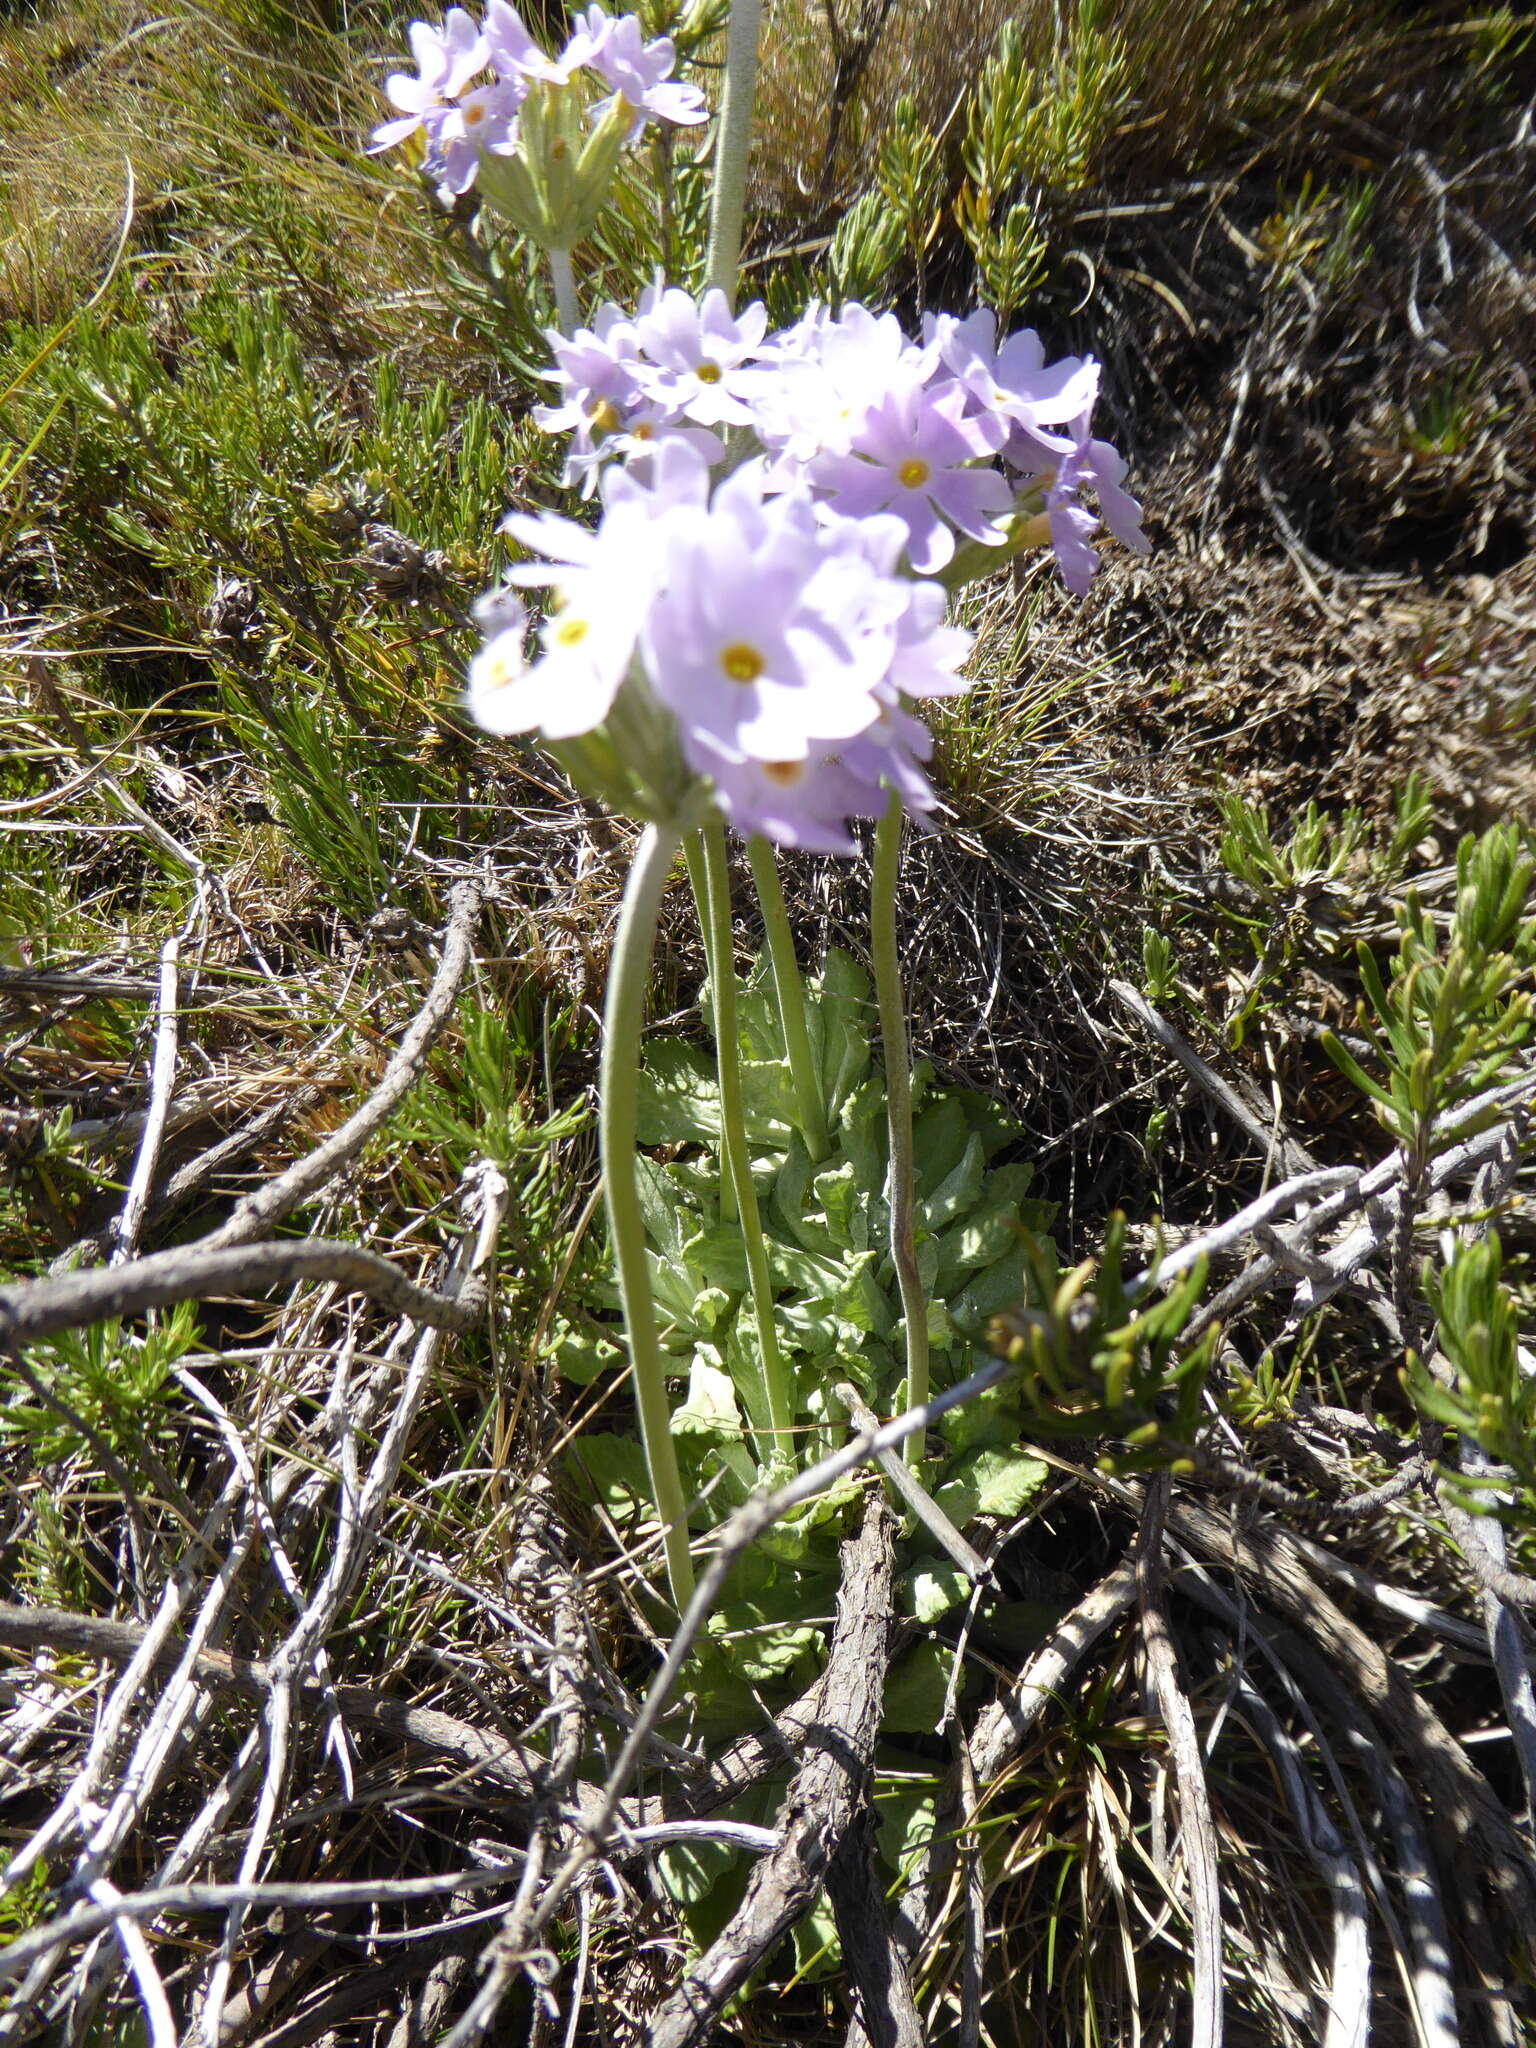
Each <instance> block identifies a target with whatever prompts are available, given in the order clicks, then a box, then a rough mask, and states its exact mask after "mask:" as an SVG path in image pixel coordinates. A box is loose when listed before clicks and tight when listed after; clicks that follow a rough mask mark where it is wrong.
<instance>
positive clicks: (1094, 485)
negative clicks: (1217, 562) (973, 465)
mask: <svg viewBox="0 0 1536 2048" xmlns="http://www.w3.org/2000/svg"><path fill="white" fill-rule="evenodd" d="M1004 453H1005V455H1006V456H1007V458H1008V460H1009V461H1011V462H1013V463H1014V464H1015V465H1016V466H1017V467H1018V468H1020V469H1022V470H1023V471H1024V472H1025V479H1026V480H1025V484H1024V488H1025V490H1026V491H1027V490H1029V489H1031V488H1033V489H1035V490H1039V491H1041V492H1043V494H1044V497H1045V511H1046V518H1047V520H1048V522H1049V525H1050V533H1051V547H1052V550H1053V552H1054V553H1055V556H1056V562H1057V566H1058V567H1059V569H1060V570H1061V580H1062V581H1063V583H1065V584H1066V586H1067V588H1068V590H1070V591H1071V592H1072V593H1073V595H1074V596H1075V597H1086V596H1087V594H1088V586H1089V584H1090V583H1091V582H1092V580H1093V578H1094V576H1095V574H1096V573H1097V571H1098V567H1099V558H1098V555H1097V554H1096V553H1095V552H1094V550H1093V548H1092V546H1091V545H1090V542H1091V540H1092V537H1093V535H1094V534H1095V533H1096V532H1097V531H1098V526H1099V521H1098V519H1096V518H1095V517H1094V515H1093V513H1092V512H1090V511H1089V510H1088V509H1087V507H1086V506H1085V505H1084V504H1083V503H1082V502H1081V495H1082V491H1083V488H1084V486H1085V485H1087V486H1088V487H1089V488H1091V489H1092V491H1093V493H1094V495H1095V496H1096V497H1097V499H1098V501H1099V510H1100V512H1101V513H1102V514H1103V520H1104V524H1105V525H1106V526H1107V527H1108V528H1109V530H1110V532H1111V533H1112V534H1113V535H1114V536H1115V538H1116V540H1118V541H1119V542H1121V544H1122V545H1123V546H1125V547H1128V548H1129V549H1130V550H1131V552H1132V553H1133V554H1137V555H1145V554H1149V553H1150V552H1151V543H1150V541H1148V539H1147V536H1146V534H1145V533H1144V532H1143V531H1142V526H1141V506H1140V505H1139V504H1138V503H1137V501H1136V499H1134V498H1133V497H1132V496H1131V495H1130V493H1129V492H1128V491H1127V490H1125V489H1124V488H1123V486H1122V482H1121V480H1122V478H1123V477H1124V475H1125V461H1124V458H1123V457H1122V456H1121V455H1120V453H1119V451H1118V450H1117V449H1116V448H1114V447H1112V446H1111V445H1110V443H1109V442H1108V441H1097V440H1095V439H1094V438H1093V436H1092V434H1091V433H1090V431H1089V416H1088V414H1087V413H1084V414H1083V415H1082V416H1081V418H1079V419H1077V420H1075V421H1074V422H1073V424H1072V427H1071V428H1070V430H1069V432H1068V433H1067V434H1046V433H1038V434H1025V433H1023V432H1022V431H1016V433H1015V435H1014V436H1013V438H1012V439H1011V440H1010V441H1009V443H1008V445H1007V447H1006V448H1005V450H1004Z"/></svg>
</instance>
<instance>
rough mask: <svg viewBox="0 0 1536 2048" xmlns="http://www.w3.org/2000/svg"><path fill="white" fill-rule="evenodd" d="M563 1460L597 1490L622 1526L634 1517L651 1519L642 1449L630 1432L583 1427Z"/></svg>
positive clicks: (649, 1497)
mask: <svg viewBox="0 0 1536 2048" xmlns="http://www.w3.org/2000/svg"><path fill="white" fill-rule="evenodd" d="M566 1462H567V1464H568V1465H569V1466H570V1467H571V1468H572V1470H573V1471H574V1472H575V1474H576V1475H577V1476H578V1478H580V1477H585V1479H586V1481H587V1483H588V1484H590V1486H591V1487H592V1489H593V1491H594V1492H595V1493H596V1495H597V1497H598V1499H599V1500H600V1501H601V1502H602V1503H603V1506H604V1507H605V1508H607V1510H608V1512H609V1514H610V1515H612V1517H613V1519H614V1520H615V1522H617V1523H618V1524H619V1525H620V1526H621V1527H622V1526H623V1525H624V1524H625V1523H631V1522H634V1521H636V1520H637V1519H638V1520H639V1521H641V1522H654V1521H655V1519H656V1510H655V1508H654V1507H653V1505H652V1503H651V1481H650V1475H649V1474H648V1472H647V1471H646V1465H645V1452H644V1451H643V1450H642V1449H641V1448H640V1445H639V1444H638V1443H637V1442H636V1440H635V1439H634V1438H633V1437H632V1436H605V1435H603V1434H602V1433H601V1432H599V1431H584V1432H583V1433H582V1435H580V1436H578V1437H577V1439H576V1441H575V1442H574V1443H573V1444H572V1445H571V1447H570V1449H569V1450H568V1451H567V1452H566Z"/></svg>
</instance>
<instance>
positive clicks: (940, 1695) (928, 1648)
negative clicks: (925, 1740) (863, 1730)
mask: <svg viewBox="0 0 1536 2048" xmlns="http://www.w3.org/2000/svg"><path fill="white" fill-rule="evenodd" d="M954 1654H955V1653H954V1651H953V1650H948V1649H941V1648H940V1647H939V1645H938V1644H937V1643H915V1644H914V1645H913V1646H912V1648H911V1649H910V1650H908V1651H907V1652H906V1653H905V1655H903V1656H901V1657H898V1658H897V1659H896V1662H895V1663H894V1664H893V1665H892V1666H891V1669H890V1673H889V1675H888V1677H887V1678H886V1681H885V1710H884V1712H883V1714H882V1715H881V1717H880V1718H881V1725H882V1727H884V1728H886V1729H887V1730H889V1731H890V1732H891V1733H892V1734H896V1735H932V1734H933V1733H934V1732H935V1731H936V1729H937V1728H938V1725H939V1716H940V1715H941V1714H942V1713H943V1711H944V1694H945V1691H946V1689H947V1687H948V1685H949V1668H950V1664H951V1662H952V1661H953V1658H954Z"/></svg>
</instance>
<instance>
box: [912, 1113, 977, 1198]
mask: <svg viewBox="0 0 1536 2048" xmlns="http://www.w3.org/2000/svg"><path fill="white" fill-rule="evenodd" d="M970 1142H971V1131H970V1128H969V1126H968V1125H967V1123H966V1120H965V1111H964V1109H963V1108H962V1106H961V1104H960V1100H959V1098H958V1097H957V1096H955V1095H952V1094H948V1093H946V1094H943V1095H938V1096H935V1097H934V1099H933V1100H932V1101H931V1102H930V1103H929V1104H928V1106H927V1108H926V1109H924V1110H923V1112H922V1114H921V1115H920V1116H917V1117H915V1118H914V1119H913V1124H912V1167H913V1172H914V1174H915V1176H916V1179H917V1191H918V1198H919V1201H926V1200H927V1199H928V1198H929V1197H930V1196H931V1195H933V1194H936V1193H937V1192H938V1190H939V1189H940V1188H941V1187H942V1186H943V1185H944V1182H945V1181H946V1180H947V1179H948V1178H949V1176H950V1175H951V1174H952V1173H953V1172H954V1171H955V1169H956V1167H958V1166H959V1165H960V1163H961V1161H962V1160H963V1159H964V1157H965V1154H966V1148H967V1146H968V1145H969V1144H970Z"/></svg>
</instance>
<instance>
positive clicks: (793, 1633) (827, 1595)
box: [707, 1568, 837, 1684]
mask: <svg viewBox="0 0 1536 2048" xmlns="http://www.w3.org/2000/svg"><path fill="white" fill-rule="evenodd" d="M836 1599H837V1591H836V1584H835V1581H834V1580H832V1579H831V1578H829V1577H827V1576H826V1575H825V1574H824V1573H821V1572H814V1573H806V1572H800V1571H796V1570H794V1569H793V1568H781V1569H780V1570H779V1571H778V1572H776V1574H775V1575H774V1577H773V1578H772V1579H771V1580H770V1581H769V1582H768V1583H767V1584H766V1585H764V1586H762V1587H761V1588H759V1589H758V1590H757V1591H756V1592H753V1593H749V1594H747V1595H746V1596H745V1597H742V1596H741V1595H740V1594H738V1595H737V1597H736V1598H734V1599H732V1600H728V1601H727V1602H726V1603H725V1605H724V1606H722V1607H719V1608H717V1609H716V1610H715V1612H714V1613H713V1614H712V1615H711V1616H710V1618H709V1622H708V1624H707V1627H708V1632H709V1637H710V1640H711V1641H712V1642H714V1643H715V1644H716V1645H717V1646H718V1647H719V1649H720V1650H721V1651H722V1652H723V1654H724V1655H725V1656H726V1657H727V1659H728V1660H729V1662H730V1664H731V1667H732V1669H733V1670H735V1671H737V1672H738V1673H739V1674H740V1675H741V1676H742V1677H743V1678H745V1679H748V1680H749V1681H752V1682H754V1683H758V1684H762V1683H765V1682H767V1681H768V1680H770V1679H773V1678H779V1677H782V1676H783V1674H784V1673H785V1672H787V1671H790V1670H792V1669H793V1668H794V1666H795V1665H796V1664H798V1663H799V1662H800V1661H801V1659H802V1658H805V1657H807V1656H809V1655H810V1654H811V1652H813V1651H820V1650H821V1649H822V1648H824V1646H825V1643H826V1638H827V1631H828V1629H829V1628H830V1627H831V1621H832V1613H833V1608H834V1606H835V1604H836Z"/></svg>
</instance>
